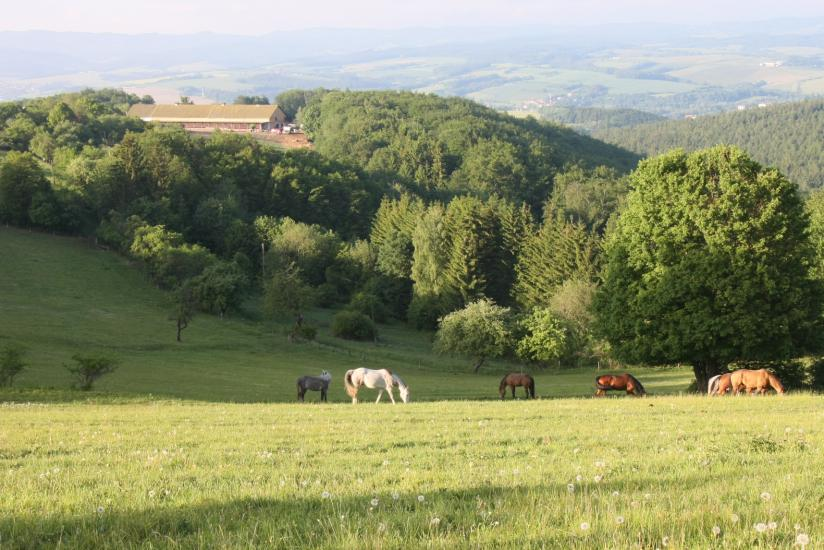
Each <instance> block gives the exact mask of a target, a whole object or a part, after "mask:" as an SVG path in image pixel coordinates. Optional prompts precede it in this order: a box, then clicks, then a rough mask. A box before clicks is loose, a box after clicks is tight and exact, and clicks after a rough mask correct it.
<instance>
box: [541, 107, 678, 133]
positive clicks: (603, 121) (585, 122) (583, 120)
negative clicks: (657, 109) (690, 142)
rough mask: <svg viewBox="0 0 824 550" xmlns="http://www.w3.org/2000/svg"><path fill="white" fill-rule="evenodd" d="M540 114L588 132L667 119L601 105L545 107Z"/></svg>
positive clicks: (545, 117) (542, 116)
mask: <svg viewBox="0 0 824 550" xmlns="http://www.w3.org/2000/svg"><path fill="white" fill-rule="evenodd" d="M540 115H541V118H544V119H546V120H551V121H553V122H557V123H559V124H564V125H566V126H569V127H570V128H574V129H576V130H579V131H584V132H588V133H592V132H594V131H596V130H608V129H610V128H631V127H633V126H638V125H639V124H645V123H650V122H661V121H664V120H666V118H664V117H662V116H659V115H656V114H653V113H647V112H645V111H638V110H636V109H604V108H599V107H544V108H543V109H541V110H540Z"/></svg>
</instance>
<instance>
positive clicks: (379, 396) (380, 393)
mask: <svg viewBox="0 0 824 550" xmlns="http://www.w3.org/2000/svg"><path fill="white" fill-rule="evenodd" d="M381 396H383V390H378V398H377V399H375V403H378V402H380V400H381Z"/></svg>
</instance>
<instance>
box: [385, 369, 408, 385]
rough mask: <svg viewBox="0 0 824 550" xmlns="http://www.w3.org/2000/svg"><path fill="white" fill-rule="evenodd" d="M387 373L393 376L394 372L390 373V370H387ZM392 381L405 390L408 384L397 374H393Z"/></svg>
mask: <svg viewBox="0 0 824 550" xmlns="http://www.w3.org/2000/svg"><path fill="white" fill-rule="evenodd" d="M386 371H387V372H388V373H389V374H392V371H390V370H389V369H386ZM392 380H394V381H395V383H396V384H397V385H398V387H399V388H405V387H406V382H404V381H403V380H401V377H400V376H398V375H397V374H392Z"/></svg>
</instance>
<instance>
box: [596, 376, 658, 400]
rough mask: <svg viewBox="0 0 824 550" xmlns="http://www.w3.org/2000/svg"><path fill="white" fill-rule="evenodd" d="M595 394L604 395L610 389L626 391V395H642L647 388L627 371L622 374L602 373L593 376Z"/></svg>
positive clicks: (645, 392)
mask: <svg viewBox="0 0 824 550" xmlns="http://www.w3.org/2000/svg"><path fill="white" fill-rule="evenodd" d="M595 390H596V391H595V395H596V396H602V395H606V394H607V392H608V391H610V390H618V391H626V392H627V395H630V394H632V395H635V396H636V397H642V396H644V395H646V394H647V390H645V389H644V386H643V385H642V384H641V382H639V381H638V379H637V378H635V377H634V376H633V375H631V374H630V373H628V372H625V373H624V374H603V375H601V376H596V377H595Z"/></svg>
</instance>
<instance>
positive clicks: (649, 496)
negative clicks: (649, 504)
mask: <svg viewBox="0 0 824 550" xmlns="http://www.w3.org/2000/svg"><path fill="white" fill-rule="evenodd" d="M651 498H652V495H651V494H649V493H647V494H645V495H644V500H649V499H651Z"/></svg>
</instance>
